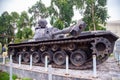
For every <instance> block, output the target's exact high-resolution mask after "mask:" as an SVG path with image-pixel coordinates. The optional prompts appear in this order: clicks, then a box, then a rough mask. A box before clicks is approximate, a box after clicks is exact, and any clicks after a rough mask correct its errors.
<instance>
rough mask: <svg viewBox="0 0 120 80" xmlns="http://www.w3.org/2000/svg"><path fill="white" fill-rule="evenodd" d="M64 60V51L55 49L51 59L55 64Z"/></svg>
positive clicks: (59, 63)
mask: <svg viewBox="0 0 120 80" xmlns="http://www.w3.org/2000/svg"><path fill="white" fill-rule="evenodd" d="M65 60H66V53H65V51H57V52H55V53H54V55H53V61H54V62H55V64H57V65H63V64H64V63H65Z"/></svg>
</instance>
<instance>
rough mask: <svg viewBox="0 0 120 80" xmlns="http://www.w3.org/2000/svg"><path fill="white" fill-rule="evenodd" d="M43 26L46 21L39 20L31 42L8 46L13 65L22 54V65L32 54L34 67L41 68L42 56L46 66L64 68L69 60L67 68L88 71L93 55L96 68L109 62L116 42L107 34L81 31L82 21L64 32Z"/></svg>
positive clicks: (114, 38)
mask: <svg viewBox="0 0 120 80" xmlns="http://www.w3.org/2000/svg"><path fill="white" fill-rule="evenodd" d="M46 25H47V22H46V20H44V19H41V20H40V21H39V22H38V27H36V29H35V35H34V37H33V39H32V40H29V41H28V42H22V43H17V44H9V45H8V53H9V55H10V54H12V57H13V61H14V62H18V59H19V58H18V57H19V55H20V54H21V55H22V63H24V64H28V63H29V61H30V55H31V54H32V56H33V64H34V65H41V66H43V65H44V64H45V56H48V64H52V66H53V67H57V68H65V60H66V56H68V57H69V68H71V69H88V68H91V67H92V55H93V54H95V55H96V56H97V65H98V64H101V63H103V62H104V61H106V60H107V59H108V57H109V56H110V54H111V53H112V52H113V47H114V43H115V41H116V40H117V38H118V37H117V36H116V35H114V34H113V33H111V32H109V31H83V30H84V29H85V27H86V24H85V23H84V21H78V23H77V24H75V25H72V26H70V27H68V28H65V29H63V30H59V29H57V28H54V27H52V28H48V27H47V26H46Z"/></svg>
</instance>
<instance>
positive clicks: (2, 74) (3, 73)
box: [0, 71, 17, 80]
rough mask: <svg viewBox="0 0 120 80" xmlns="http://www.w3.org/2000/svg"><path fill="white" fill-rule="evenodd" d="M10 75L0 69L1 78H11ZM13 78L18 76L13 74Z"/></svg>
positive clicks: (5, 79)
mask: <svg viewBox="0 0 120 80" xmlns="http://www.w3.org/2000/svg"><path fill="white" fill-rule="evenodd" d="M9 78H10V76H9V74H8V73H7V72H2V71H0V80H9ZM12 79H13V80H15V79H17V76H16V75H14V74H13V76H12Z"/></svg>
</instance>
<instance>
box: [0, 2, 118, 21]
mask: <svg viewBox="0 0 120 80" xmlns="http://www.w3.org/2000/svg"><path fill="white" fill-rule="evenodd" d="M36 1H38V0H0V15H1V14H2V13H3V12H4V11H8V12H9V13H10V12H13V11H16V12H18V13H20V12H22V11H27V10H28V7H31V6H32V5H33V4H35V3H36ZM42 1H43V2H44V3H45V4H46V5H47V6H49V5H50V0H42ZM107 7H108V14H109V15H110V19H109V21H113V20H120V10H119V8H120V0H107ZM78 15H79V14H78V12H76V13H75V16H74V18H78Z"/></svg>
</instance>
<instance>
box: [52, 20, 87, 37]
mask: <svg viewBox="0 0 120 80" xmlns="http://www.w3.org/2000/svg"><path fill="white" fill-rule="evenodd" d="M85 27H86V24H85V22H84V21H81V20H80V21H78V22H77V24H75V25H72V26H70V27H68V28H65V29H63V30H59V31H57V32H54V33H53V35H58V34H70V35H72V36H77V35H79V34H80V33H81V32H82V31H83V30H84V29H85Z"/></svg>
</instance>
